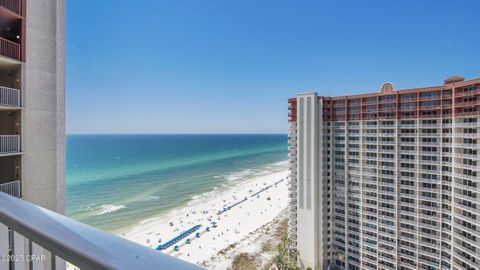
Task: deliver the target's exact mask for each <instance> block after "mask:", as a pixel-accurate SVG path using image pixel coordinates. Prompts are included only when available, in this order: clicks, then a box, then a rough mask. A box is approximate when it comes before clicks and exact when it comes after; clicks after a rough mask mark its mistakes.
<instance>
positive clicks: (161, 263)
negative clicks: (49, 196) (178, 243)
mask: <svg viewBox="0 0 480 270" xmlns="http://www.w3.org/2000/svg"><path fill="white" fill-rule="evenodd" d="M8 239H10V241H9V240H8ZM3 255H5V256H8V258H13V259H14V260H13V262H10V263H9V262H8V260H1V259H0V270H4V269H10V268H13V269H38V270H43V269H45V265H47V263H44V262H45V261H50V262H51V269H56V270H58V269H65V268H66V266H65V262H66V261H67V262H69V263H71V264H73V265H75V266H77V267H78V268H80V269H129V270H130V269H166V270H168V269H175V270H177V269H178V270H193V269H201V268H200V267H199V266H196V265H193V264H190V263H188V262H185V261H182V260H180V259H177V258H175V257H172V256H169V255H167V254H163V253H161V252H160V251H157V250H154V249H150V248H147V247H144V246H141V245H138V244H136V243H133V242H130V241H128V240H125V239H123V238H120V237H117V236H115V235H113V234H109V233H106V232H103V231H101V230H98V229H95V228H93V227H90V226H88V225H85V224H83V223H80V222H77V221H74V220H72V219H69V218H67V217H65V216H62V215H59V214H57V213H54V212H52V211H49V210H47V209H44V208H41V207H39V206H36V205H34V204H31V203H28V202H26V201H23V200H20V199H17V198H15V197H12V196H9V195H7V194H5V193H0V256H3ZM0 258H1V257H0ZM4 258H6V257H4ZM15 258H30V259H32V260H31V261H30V262H27V259H24V260H21V259H18V260H16V259H15ZM9 264H12V265H9ZM30 264H33V267H30ZM11 266H13V267H11Z"/></svg>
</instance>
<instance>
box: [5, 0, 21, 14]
mask: <svg viewBox="0 0 480 270" xmlns="http://www.w3.org/2000/svg"><path fill="white" fill-rule="evenodd" d="M0 6H3V7H5V8H7V9H9V10H11V11H13V12H15V13H17V14H18V15H22V0H0Z"/></svg>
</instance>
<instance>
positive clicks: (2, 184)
mask: <svg viewBox="0 0 480 270" xmlns="http://www.w3.org/2000/svg"><path fill="white" fill-rule="evenodd" d="M20 166H21V156H7V157H0V192H4V193H7V194H9V195H11V196H14V197H17V198H21V197H22V188H21V187H22V186H21V180H20V179H21V167H20Z"/></svg>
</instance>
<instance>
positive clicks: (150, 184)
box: [67, 135, 287, 231]
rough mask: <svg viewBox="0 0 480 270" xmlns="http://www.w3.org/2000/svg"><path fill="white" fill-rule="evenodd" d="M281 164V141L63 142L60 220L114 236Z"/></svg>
mask: <svg viewBox="0 0 480 270" xmlns="http://www.w3.org/2000/svg"><path fill="white" fill-rule="evenodd" d="M286 160H287V136H286V135H68V136H67V215H68V216H70V217H72V218H74V219H77V220H79V221H82V222H84V223H87V224H90V225H92V226H95V227H98V228H101V229H104V230H108V231H117V230H119V229H123V228H126V227H129V226H132V225H135V224H137V223H138V222H139V221H141V220H144V219H147V218H149V217H153V216H156V215H159V214H162V213H164V212H166V211H168V210H170V209H172V208H175V207H179V206H182V205H184V204H186V203H187V202H188V201H190V200H191V199H192V198H193V197H194V196H196V195H199V194H203V193H206V192H209V191H212V190H213V189H216V188H222V187H225V186H228V183H230V182H231V181H242V180H244V179H247V178H249V177H253V176H256V175H262V174H267V173H271V172H274V171H280V170H282V169H284V168H285V165H284V164H283V165H280V163H281V162H282V161H286Z"/></svg>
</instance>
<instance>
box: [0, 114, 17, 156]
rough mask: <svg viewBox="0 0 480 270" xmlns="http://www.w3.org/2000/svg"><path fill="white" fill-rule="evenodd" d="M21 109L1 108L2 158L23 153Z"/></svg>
mask: <svg viewBox="0 0 480 270" xmlns="http://www.w3.org/2000/svg"><path fill="white" fill-rule="evenodd" d="M19 134H20V111H8V110H4V111H2V110H0V158H1V157H7V156H15V155H19V154H20V153H21V146H20V135H19Z"/></svg>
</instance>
